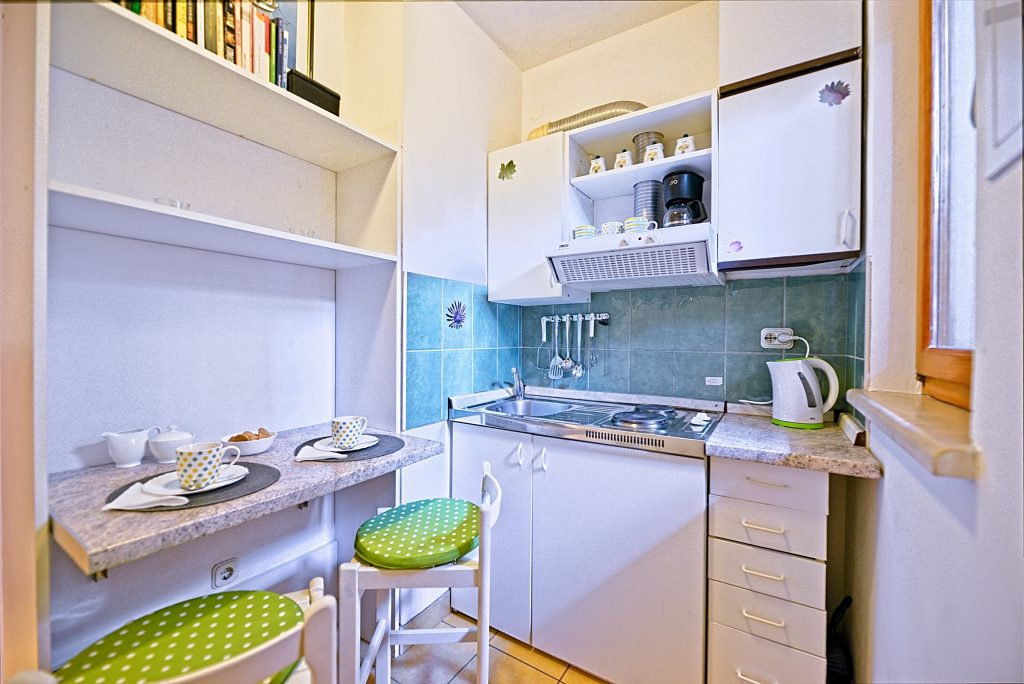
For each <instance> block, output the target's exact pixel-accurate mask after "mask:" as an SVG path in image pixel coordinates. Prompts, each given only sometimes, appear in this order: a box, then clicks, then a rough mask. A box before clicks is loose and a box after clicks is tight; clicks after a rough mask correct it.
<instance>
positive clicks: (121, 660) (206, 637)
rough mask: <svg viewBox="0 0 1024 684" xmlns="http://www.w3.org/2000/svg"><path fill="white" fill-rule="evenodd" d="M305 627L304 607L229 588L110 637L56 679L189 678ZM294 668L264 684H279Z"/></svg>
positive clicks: (92, 682) (85, 682) (88, 683)
mask: <svg viewBox="0 0 1024 684" xmlns="http://www.w3.org/2000/svg"><path fill="white" fill-rule="evenodd" d="M301 626H302V609H301V608H300V607H299V605H298V604H297V603H296V602H295V601H293V600H291V599H290V598H288V597H287V596H281V595H280V594H274V593H271V592H267V591H227V592H223V593H220V594H211V595H210V596H202V597H200V598H195V599H189V600H188V601H182V602H181V603H176V604H174V605H173V606H168V607H167V608H162V609H160V610H157V611H155V612H153V613H150V614H149V615H145V616H143V617H141V618H139V619H137V620H134V621H132V622H130V623H128V624H127V625H125V626H124V627H122V628H120V629H118V630H115V631H113V632H111V633H110V634H108V635H106V636H105V637H103V638H102V639H100V640H99V641H97V642H95V643H94V644H92V645H91V646H88V647H86V648H85V649H84V650H83V651H82V652H81V653H79V654H78V655H76V656H75V657H74V658H72V659H71V660H69V661H68V662H67V663H65V664H64V665H63V666H62V667H61V668H60V669H58V670H57V671H56V672H55V673H54V676H55V677H56V678H57V681H58V682H68V683H70V684H129V683H131V684H140V683H142V682H161V681H165V680H168V679H173V678H175V677H181V676H184V675H189V674H192V673H195V672H198V671H200V670H203V669H204V668H207V667H211V666H213V665H216V664H218V663H220V662H223V661H226V660H230V659H232V658H236V657H238V656H241V655H243V654H244V653H246V652H248V651H250V650H252V649H254V648H258V647H259V646H261V645H263V644H265V643H267V642H268V641H270V640H272V639H274V638H275V637H278V636H280V635H282V634H284V633H285V632H287V631H289V630H292V629H294V628H296V627H299V628H301ZM294 667H295V666H294V665H292V666H291V667H288V668H286V669H285V670H283V671H281V672H279V673H277V674H276V675H275V676H273V677H271V678H270V679H268V680H265V681H267V682H273V684H279V683H280V682H284V681H285V680H286V679H288V677H289V676H290V675H291V673H292V670H293V669H294Z"/></svg>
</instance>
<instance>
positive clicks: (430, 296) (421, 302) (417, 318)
mask: <svg viewBox="0 0 1024 684" xmlns="http://www.w3.org/2000/svg"><path fill="white" fill-rule="evenodd" d="M441 284H442V281H441V279H440V278H431V277H430V276H425V275H420V274H418V273H407V274H406V316H405V344H406V348H408V349H440V348H441V320H442V319H441V317H440V316H439V315H438V311H440V309H441Z"/></svg>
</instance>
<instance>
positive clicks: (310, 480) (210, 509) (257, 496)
mask: <svg viewBox="0 0 1024 684" xmlns="http://www.w3.org/2000/svg"><path fill="white" fill-rule="evenodd" d="M369 431H370V432H375V433H379V434H394V433H390V432H386V431H384V430H375V429H373V428H372V427H371V428H369ZM330 433H331V426H330V424H327V423H325V424H323V425H314V426H311V427H306V428H300V429H296V430H283V431H281V432H280V434H278V436H277V441H276V442H274V447H273V448H272V449H270V450H269V451H267V452H264V453H262V454H258V455H256V456H246V457H243V458H242V460H243V461H246V460H252V461H256V462H259V463H265V464H267V465H272V466H274V467H275V468H277V469H278V470H280V471H281V479H279V480H278V481H277V482H275V483H274V484H272V485H271V486H269V487H267V488H266V489H263V490H260V491H258V492H255V493H253V494H250V495H248V496H244V497H242V498H239V499H235V500H234V501H226V502H224V503H220V504H214V505H211V506H204V507H201V508H192V509H189V510H166V511H146V512H130V511H104V510H102V507H103V504H104V501H105V500H106V497H107V495H108V494H110V492H112V491H114V490H115V489H117V488H118V487H119V486H121V485H123V484H127V483H128V482H132V481H134V480H138V479H140V478H143V477H146V476H147V475H157V474H159V473H163V472H167V471H168V470H171V469H173V465H171V464H166V463H152V462H146V463H144V464H143V465H141V466H139V467H137V468H124V469H118V468H114V467H113V466H99V467H95V468H83V469H80V470H70V471H65V472H62V473H56V474H54V475H51V476H50V482H49V499H50V517H51V520H52V522H53V535H54V539H55V540H56V542H57V543H58V544H59V545H60V547H61V548H62V549H64V551H65V552H66V553H67V554H68V555H69V556H70V557H71V558H72V560H74V562H75V563H76V564H77V565H78V567H79V568H81V569H82V571H83V572H85V573H89V574H92V573H97V572H100V571H103V570H107V569H109V568H112V567H115V566H118V565H122V564H124V563H128V562H131V561H133V560H137V559H139V558H142V557H144V556H148V555H150V554H152V553H156V552H157V551H161V550H163V549H166V548H170V547H172V546H177V545H178V544H183V543H185V542H187V541H190V540H192V539H198V538H199V537H204V536H206V535H208V534H212V533H214V532H219V531H220V530H225V529H227V528H229V527H233V526H235V525H239V524H241V523H244V522H247V521H249V520H254V519H256V518H260V517H262V516H265V515H269V514H271V513H276V512H277V511H280V510H283V509H285V508H288V507H289V506H295V505H298V504H301V503H303V502H306V501H310V500H312V499H316V498H317V497H321V496H324V495H326V494H331V493H333V492H336V491H338V490H339V489H344V488H345V487H351V486H352V485H355V484H359V483H360V482H365V481H366V480H370V479H373V478H375V477H378V476H380V475H384V474H387V473H390V472H393V471H395V470H398V469H399V468H401V467H403V466H407V465H410V464H412V463H417V462H419V461H422V460H425V459H427V458H430V457H432V456H436V455H437V454H440V453H441V452H442V451H443V446H442V445H441V444H440V443H439V442H434V441H431V440H427V439H421V438H418V437H410V436H409V435H395V436H396V437H400V438H401V439H402V440H404V441H405V448H403V449H401V450H399V451H396V452H395V453H393V454H388V455H386V456H381V457H380V458H372V459H367V460H364V461H353V462H351V463H335V462H320V461H316V462H304V463H296V462H295V458H294V451H295V447H297V446H298V445H299V444H301V443H302V442H305V441H306V440H309V439H312V438H314V437H322V436H325V435H329V434H330Z"/></svg>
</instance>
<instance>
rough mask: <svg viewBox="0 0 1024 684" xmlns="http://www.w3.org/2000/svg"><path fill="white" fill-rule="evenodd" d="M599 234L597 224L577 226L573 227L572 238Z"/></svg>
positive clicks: (576, 238) (590, 236)
mask: <svg viewBox="0 0 1024 684" xmlns="http://www.w3.org/2000/svg"><path fill="white" fill-rule="evenodd" d="M596 235H597V227H596V226H589V225H588V226H576V227H575V228H573V229H572V239H573V240H579V239H580V238H592V237H595V236H596Z"/></svg>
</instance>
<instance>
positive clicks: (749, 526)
mask: <svg viewBox="0 0 1024 684" xmlns="http://www.w3.org/2000/svg"><path fill="white" fill-rule="evenodd" d="M740 524H741V525H743V526H744V527H746V528H747V529H749V530H760V531H762V532H771V533H772V534H784V533H785V532H786V528H785V527H779V528H777V529H776V528H774V527H765V526H764V525H758V524H756V523H752V522H747V521H746V519H744V520H741V521H740Z"/></svg>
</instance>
